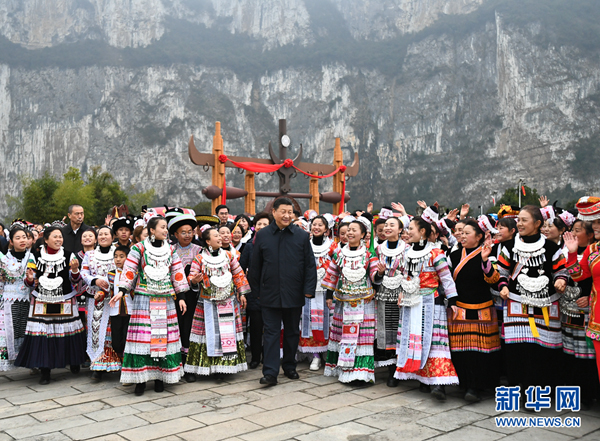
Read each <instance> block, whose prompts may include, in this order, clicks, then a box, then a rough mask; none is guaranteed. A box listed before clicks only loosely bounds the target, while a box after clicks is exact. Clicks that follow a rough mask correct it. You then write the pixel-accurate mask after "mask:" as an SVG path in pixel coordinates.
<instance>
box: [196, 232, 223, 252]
mask: <svg viewBox="0 0 600 441" xmlns="http://www.w3.org/2000/svg"><path fill="white" fill-rule="evenodd" d="M219 228H220V227H219ZM211 231H216V232H217V234H218V233H219V229H218V228H216V227H210V228H207V229H206V230H204V231H203V232H202V234H201V235H200V237H199V238H198V239H199V240H200V246H201V247H202V248H208V239H210V232H211Z"/></svg>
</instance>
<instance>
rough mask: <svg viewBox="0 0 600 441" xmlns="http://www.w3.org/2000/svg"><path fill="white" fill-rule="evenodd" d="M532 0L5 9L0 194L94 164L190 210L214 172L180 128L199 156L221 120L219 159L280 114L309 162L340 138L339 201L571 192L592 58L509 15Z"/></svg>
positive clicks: (133, 3) (593, 71)
mask: <svg viewBox="0 0 600 441" xmlns="http://www.w3.org/2000/svg"><path fill="white" fill-rule="evenodd" d="M502 3H510V8H513V9H510V8H509V9H507V8H506V7H505V6H506V5H502ZM535 3H536V2H535V1H534V0H527V1H525V0H524V1H523V2H492V1H484V0H451V1H448V0H386V1H374V0H349V1H346V0H344V1H342V0H330V1H319V2H317V1H316V0H281V1H276V0H268V1H261V0H212V1H209V0H126V1H116V0H60V1H48V0H9V1H5V2H2V5H0V35H1V36H2V37H0V163H1V164H2V167H1V168H0V194H11V195H18V194H19V192H20V180H19V177H20V176H33V177H38V176H40V175H41V174H42V173H43V172H44V171H45V170H48V171H50V172H51V173H55V174H60V173H64V171H65V170H66V169H67V168H68V167H69V166H76V167H80V168H81V169H82V170H83V171H84V172H85V171H86V170H87V169H89V168H90V167H92V166H94V165H101V166H102V167H103V168H105V169H106V170H109V171H110V172H112V173H113V174H114V175H115V177H116V178H117V179H118V180H119V181H120V182H121V183H122V184H124V185H125V186H126V187H129V186H134V187H135V188H136V189H137V190H147V189H149V188H155V189H156V192H157V195H158V196H159V198H160V201H161V202H165V203H169V204H185V205H194V204H195V203H197V202H198V201H200V200H204V199H203V197H202V196H201V189H202V188H203V187H204V186H206V185H208V184H209V182H210V174H209V173H204V172H203V171H202V169H201V168H200V167H196V166H193V165H192V164H191V162H190V161H189V159H188V156H187V142H188V139H189V136H190V135H191V134H193V135H194V136H195V139H196V145H197V147H198V148H199V149H200V150H202V151H210V148H211V143H212V136H213V133H214V122H215V121H221V123H222V131H223V132H222V133H223V137H224V143H225V150H226V153H228V154H240V155H259V156H261V157H265V156H266V155H267V152H266V146H267V143H268V141H270V140H271V141H275V140H276V135H277V120H278V119H279V118H286V119H287V120H288V131H289V133H290V137H291V138H292V141H293V143H294V146H293V147H292V150H293V151H295V149H296V148H297V146H298V145H299V143H302V144H303V146H304V151H305V154H304V158H305V159H306V160H313V161H320V162H321V161H323V162H330V161H331V159H332V158H331V153H332V150H333V146H334V138H335V137H336V136H339V137H341V139H342V146H344V147H345V154H346V155H347V158H346V160H349V159H350V150H351V149H350V148H352V149H354V150H357V151H358V152H359V153H360V155H361V171H360V173H359V175H358V176H357V177H356V178H354V179H352V180H351V181H349V183H348V187H347V189H348V191H349V192H350V193H351V195H352V198H353V199H352V202H351V207H353V206H355V207H358V206H359V205H362V204H365V203H366V202H368V201H369V200H373V201H374V202H375V203H376V204H382V203H384V202H385V203H389V201H390V199H394V200H401V201H403V202H407V203H410V204H412V203H413V202H414V201H415V200H417V199H421V198H425V199H426V200H428V201H433V198H436V199H438V200H440V202H444V203H446V204H457V203H459V202H463V201H468V202H470V203H471V204H472V205H478V204H484V205H491V199H490V194H491V191H492V190H493V189H497V190H499V192H500V193H502V191H503V190H504V189H505V188H506V187H509V186H515V185H516V182H517V180H518V179H519V178H521V177H523V178H526V179H527V183H528V185H530V186H532V187H536V188H537V189H538V190H540V191H543V192H550V193H551V194H552V193H553V194H555V195H558V196H562V197H563V198H572V196H573V191H584V190H585V191H589V190H594V185H596V184H595V180H597V178H598V177H599V175H600V172H598V171H596V169H595V168H593V167H590V165H589V163H590V161H589V158H590V157H591V156H590V155H591V154H593V153H594V151H595V140H597V139H598V138H600V136H599V135H598V133H599V131H600V129H599V126H600V119H599V116H600V110H599V107H598V106H599V105H600V98H599V97H600V93H599V85H600V68H599V67H598V55H599V50H598V48H597V46H596V47H592V48H590V47H588V46H589V45H586V44H584V43H581V41H578V40H576V39H573V38H568V37H570V34H567V35H566V37H565V36H564V35H562V34H561V30H560V27H557V26H556V21H551V20H545V16H544V11H542V12H541V13H539V11H536V14H531V16H532V17H533V18H532V19H531V20H528V19H527V14H526V13H527V12H528V9H526V10H523V11H521V10H519V9H518V8H519V7H521V8H529V7H530V6H532V7H535V6H536V5H535ZM584 3H585V2H584ZM519 5H525V6H519ZM503 6H504V7H503ZM559 13H560V12H559ZM555 15H556V13H555ZM597 15H600V14H597ZM561 19H562V20H565V21H567V22H568V20H569V19H570V18H569V17H568V16H565V17H561ZM589 19H590V20H595V18H594V17H589ZM549 23H550V24H549ZM559 23H560V22H559ZM566 27H567V28H568V23H567V25H566ZM592 46H593V45H592ZM3 54H4V55H3ZM229 173H230V174H228V184H231V185H236V186H240V187H243V176H241V175H239V174H235V173H234V172H233V171H231V172H229ZM295 181H296V182H295V183H294V191H302V192H304V191H307V187H308V183H307V181H305V180H304V179H301V178H298V179H296V180H295ZM261 186H262V188H261V189H265V190H267V189H270V190H274V189H275V188H276V181H275V179H274V178H273V177H270V176H268V175H265V174H261V175H260V176H259V177H258V183H257V188H258V187H261ZM322 188H323V189H324V190H325V191H327V190H329V189H330V188H331V183H324V184H322ZM567 189H568V190H567ZM595 190H597V188H595ZM7 208H8V207H7V205H6V203H5V201H4V199H3V198H0V217H5V216H8V215H10V213H8V212H7ZM258 208H260V204H259V207H258ZM323 209H324V210H328V207H327V206H325V204H324V206H323Z"/></svg>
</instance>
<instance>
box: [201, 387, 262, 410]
mask: <svg viewBox="0 0 600 441" xmlns="http://www.w3.org/2000/svg"><path fill="white" fill-rule="evenodd" d="M264 399H265V396H264V395H261V394H259V393H257V392H253V391H248V392H243V393H239V394H233V395H226V396H219V397H215V398H212V399H210V400H206V401H203V404H206V405H207V406H209V407H217V408H220V407H229V406H237V405H239V404H246V403H250V402H253V401H258V400H264Z"/></svg>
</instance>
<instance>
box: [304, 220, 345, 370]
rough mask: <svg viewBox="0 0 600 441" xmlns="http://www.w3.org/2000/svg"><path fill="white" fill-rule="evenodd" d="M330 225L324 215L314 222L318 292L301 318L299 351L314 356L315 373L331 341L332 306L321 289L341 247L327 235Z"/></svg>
mask: <svg viewBox="0 0 600 441" xmlns="http://www.w3.org/2000/svg"><path fill="white" fill-rule="evenodd" d="M327 231H328V222H327V219H326V218H325V217H324V216H316V217H314V218H313V219H312V223H311V233H312V237H311V242H310V243H311V246H312V250H313V253H314V255H315V262H316V264H317V289H316V291H315V297H314V298H312V299H306V302H305V304H304V307H303V308H302V315H301V317H300V341H299V343H298V352H300V353H301V354H306V355H312V357H311V358H312V360H311V363H310V370H311V371H318V370H319V368H320V367H321V354H324V353H326V352H327V345H328V342H329V328H330V326H329V323H330V321H329V307H328V306H327V297H326V293H325V289H323V287H322V286H321V283H322V282H323V279H324V278H325V274H326V273H327V267H328V266H329V263H330V262H331V256H332V255H333V253H334V252H335V250H336V248H337V244H336V243H335V242H334V241H332V240H331V239H329V237H328V236H327V234H326V233H327Z"/></svg>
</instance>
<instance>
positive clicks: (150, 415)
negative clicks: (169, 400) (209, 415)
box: [137, 403, 213, 423]
mask: <svg viewBox="0 0 600 441" xmlns="http://www.w3.org/2000/svg"><path fill="white" fill-rule="evenodd" d="M211 410H213V408H212V407H209V406H206V405H203V404H199V403H186V404H182V405H180V406H171V407H169V408H167V409H165V408H164V407H159V408H158V409H157V410H151V411H150V412H142V413H139V412H138V414H137V416H139V417H140V418H143V419H145V420H146V421H149V422H150V423H161V422H163V421H167V420H170V419H172V418H173V416H174V415H197V414H199V413H201V412H210V411H211Z"/></svg>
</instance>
